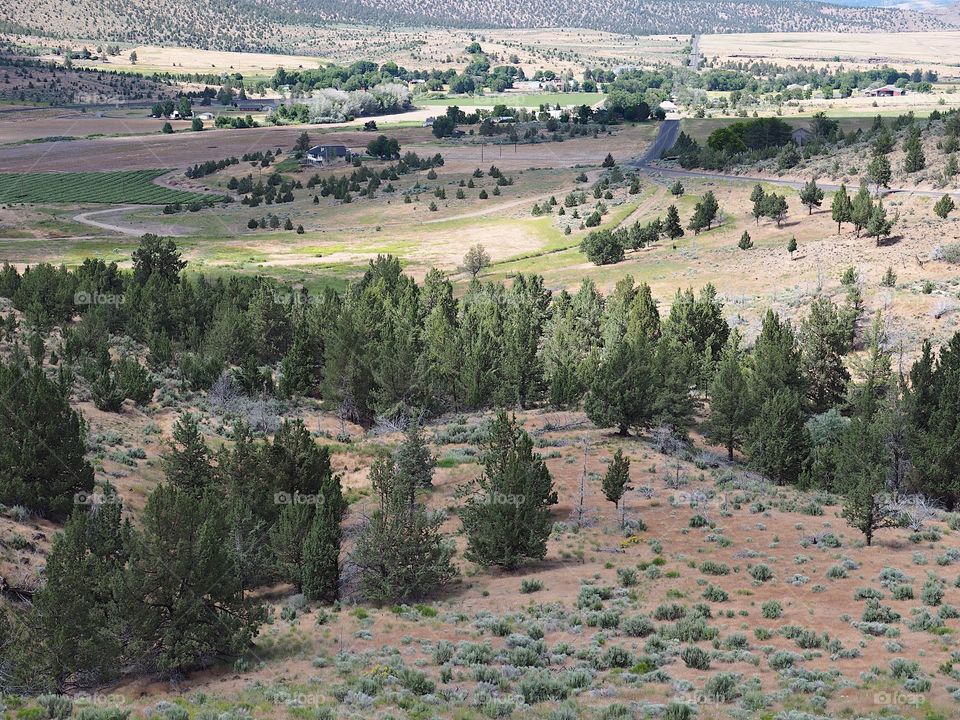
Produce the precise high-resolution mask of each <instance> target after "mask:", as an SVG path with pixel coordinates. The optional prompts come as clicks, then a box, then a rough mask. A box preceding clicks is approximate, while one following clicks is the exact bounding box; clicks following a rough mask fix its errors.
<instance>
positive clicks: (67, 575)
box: [33, 488, 129, 692]
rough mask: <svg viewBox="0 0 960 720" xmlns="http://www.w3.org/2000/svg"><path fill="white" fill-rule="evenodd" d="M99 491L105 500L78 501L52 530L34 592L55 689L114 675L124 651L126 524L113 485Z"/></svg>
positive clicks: (37, 619) (43, 648) (97, 681)
mask: <svg viewBox="0 0 960 720" xmlns="http://www.w3.org/2000/svg"><path fill="white" fill-rule="evenodd" d="M103 497H104V498H106V500H107V501H106V502H103V503H102V504H101V503H98V504H96V505H85V506H78V507H76V508H75V509H74V511H73V514H71V516H70V518H69V519H68V520H67V523H66V525H65V526H64V528H63V532H61V533H58V534H57V536H56V537H55V538H54V542H53V548H52V550H51V551H50V555H49V557H48V558H47V563H46V567H45V570H44V577H45V579H46V583H45V584H44V585H43V586H42V588H41V589H40V591H39V592H38V593H37V594H36V596H35V597H34V600H33V605H34V616H33V622H35V624H36V627H37V629H38V630H39V637H40V638H42V642H41V646H40V652H41V654H42V657H43V658H44V665H45V667H46V670H45V674H47V675H48V676H49V678H50V680H51V681H52V683H53V686H54V688H55V689H56V690H57V691H58V692H63V691H64V690H65V689H66V688H67V687H68V686H72V687H77V686H81V687H86V686H90V685H96V684H100V683H103V682H106V681H109V680H111V679H113V678H115V677H116V676H117V675H118V674H119V672H120V670H121V664H122V662H123V660H122V659H123V657H124V654H125V647H124V637H125V635H126V630H125V627H124V625H125V618H124V616H123V614H122V612H120V606H119V597H118V589H119V588H118V583H119V581H120V574H121V573H122V572H123V567H124V564H125V562H126V546H125V540H126V535H127V534H128V533H129V528H128V527H125V526H124V525H123V523H122V522H121V504H120V502H119V500H118V499H117V496H116V494H115V493H114V492H113V491H112V489H111V488H107V490H106V492H105V495H104V496H103Z"/></svg>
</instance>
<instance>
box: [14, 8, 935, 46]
mask: <svg viewBox="0 0 960 720" xmlns="http://www.w3.org/2000/svg"><path fill="white" fill-rule="evenodd" d="M130 16H136V17H137V19H138V22H137V23H135V24H132V23H130V22H129V21H128V18H129V17H130ZM329 22H343V23H357V22H360V23H369V24H374V25H383V24H398V25H414V26H421V25H438V26H444V27H472V28H494V27H499V28H542V27H555V26H563V27H583V28H591V29H597V30H608V31H613V32H618V33H624V32H626V33H636V34H661V33H664V34H678V33H679V34H687V33H701V32H704V33H727V32H753V31H798V30H806V31H839V32H851V33H853V32H871V31H875V30H881V29H883V30H893V31H904V30H929V29H940V28H943V27H944V21H942V20H941V19H939V18H936V17H933V16H930V15H925V14H923V13H918V12H914V11H908V10H901V9H894V8H889V9H880V8H867V7H839V6H836V5H828V4H824V3H813V2H783V1H778V0H760V1H759V2H742V1H740V0H719V1H716V2H713V1H711V2H707V1H705V0H666V1H664V2H653V1H652V0H633V1H631V2H627V1H625V0H619V1H618V2H612V3H607V2H600V1H599V0H591V1H590V2H586V3H576V4H574V3H568V4H565V5H564V4H559V5H558V4H557V3H548V2H545V1H544V0H538V1H536V2H530V3H524V4H523V5H515V4H513V3H506V2H504V0H483V1H482V2H476V3H471V4H469V5H466V6H452V5H448V4H446V3H440V2H436V0H433V1H432V2H418V3H414V2H412V1H411V0H280V1H279V2H271V3H267V2H264V1H263V0H245V1H243V2H237V3H228V2H224V1H223V0H205V2H201V3H189V2H184V0H174V1H173V2H170V3H164V4H163V5H157V4H154V3H146V2H143V1H142V0H105V2H94V0H74V2H71V3H69V4H65V3H60V2H56V1H55V0H38V2H35V3H24V4H6V5H5V6H4V7H3V8H0V28H4V27H5V28H7V29H8V30H9V31H10V32H18V33H33V34H37V35H41V36H45V37H49V38H52V39H62V40H65V39H69V38H89V39H92V40H110V41H113V42H130V43H151V44H168V45H180V46H189V47H197V48H210V49H218V50H247V51H250V50H261V51H263V50H288V51H289V50H290V49H291V47H293V46H298V45H299V46H301V47H302V46H303V42H304V41H305V39H306V35H307V34H308V32H309V27H308V26H310V25H316V24H318V23H329ZM305 26H306V27H305Z"/></svg>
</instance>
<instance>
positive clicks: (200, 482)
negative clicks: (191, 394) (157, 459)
mask: <svg viewBox="0 0 960 720" xmlns="http://www.w3.org/2000/svg"><path fill="white" fill-rule="evenodd" d="M163 467H164V472H165V473H166V477H167V480H169V481H170V482H171V483H173V484H174V485H176V486H177V487H178V488H181V489H183V490H187V491H189V492H192V493H195V494H197V495H199V494H201V493H202V492H203V491H204V490H205V489H206V488H208V487H209V486H210V484H211V482H212V480H213V468H212V467H211V464H210V451H209V449H208V448H207V444H206V442H204V440H203V436H202V435H201V434H200V426H199V425H198V423H197V419H196V418H195V417H194V416H193V415H191V414H190V413H184V414H183V415H181V416H180V418H179V419H178V420H177V422H176V424H175V425H174V426H173V442H172V443H171V445H170V452H169V453H167V455H166V456H165V457H164V459H163Z"/></svg>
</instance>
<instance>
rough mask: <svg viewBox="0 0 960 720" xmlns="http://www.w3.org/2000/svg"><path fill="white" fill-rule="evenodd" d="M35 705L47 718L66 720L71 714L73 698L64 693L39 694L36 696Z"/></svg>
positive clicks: (50, 719)
mask: <svg viewBox="0 0 960 720" xmlns="http://www.w3.org/2000/svg"><path fill="white" fill-rule="evenodd" d="M37 705H39V706H40V707H41V708H42V709H43V712H44V717H45V718H48V719H49V720H66V718H68V717H70V716H71V715H72V714H73V700H71V699H70V698H68V697H67V696H65V695H41V696H40V697H38V698H37Z"/></svg>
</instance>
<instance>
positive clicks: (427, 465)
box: [393, 419, 437, 488]
mask: <svg viewBox="0 0 960 720" xmlns="http://www.w3.org/2000/svg"><path fill="white" fill-rule="evenodd" d="M393 462H394V464H395V465H396V471H397V472H398V473H400V474H401V475H403V476H404V477H408V478H411V479H412V480H413V484H414V486H415V487H418V488H421V487H426V488H428V487H432V485H433V469H434V467H436V464H437V462H436V460H435V459H434V457H433V455H431V454H430V449H429V448H428V447H427V443H426V441H425V440H424V438H423V429H422V428H421V427H420V423H419V421H417V420H413V419H411V420H408V421H407V426H406V428H405V429H404V432H403V442H401V443H400V444H399V445H397V448H396V450H394V451H393Z"/></svg>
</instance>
